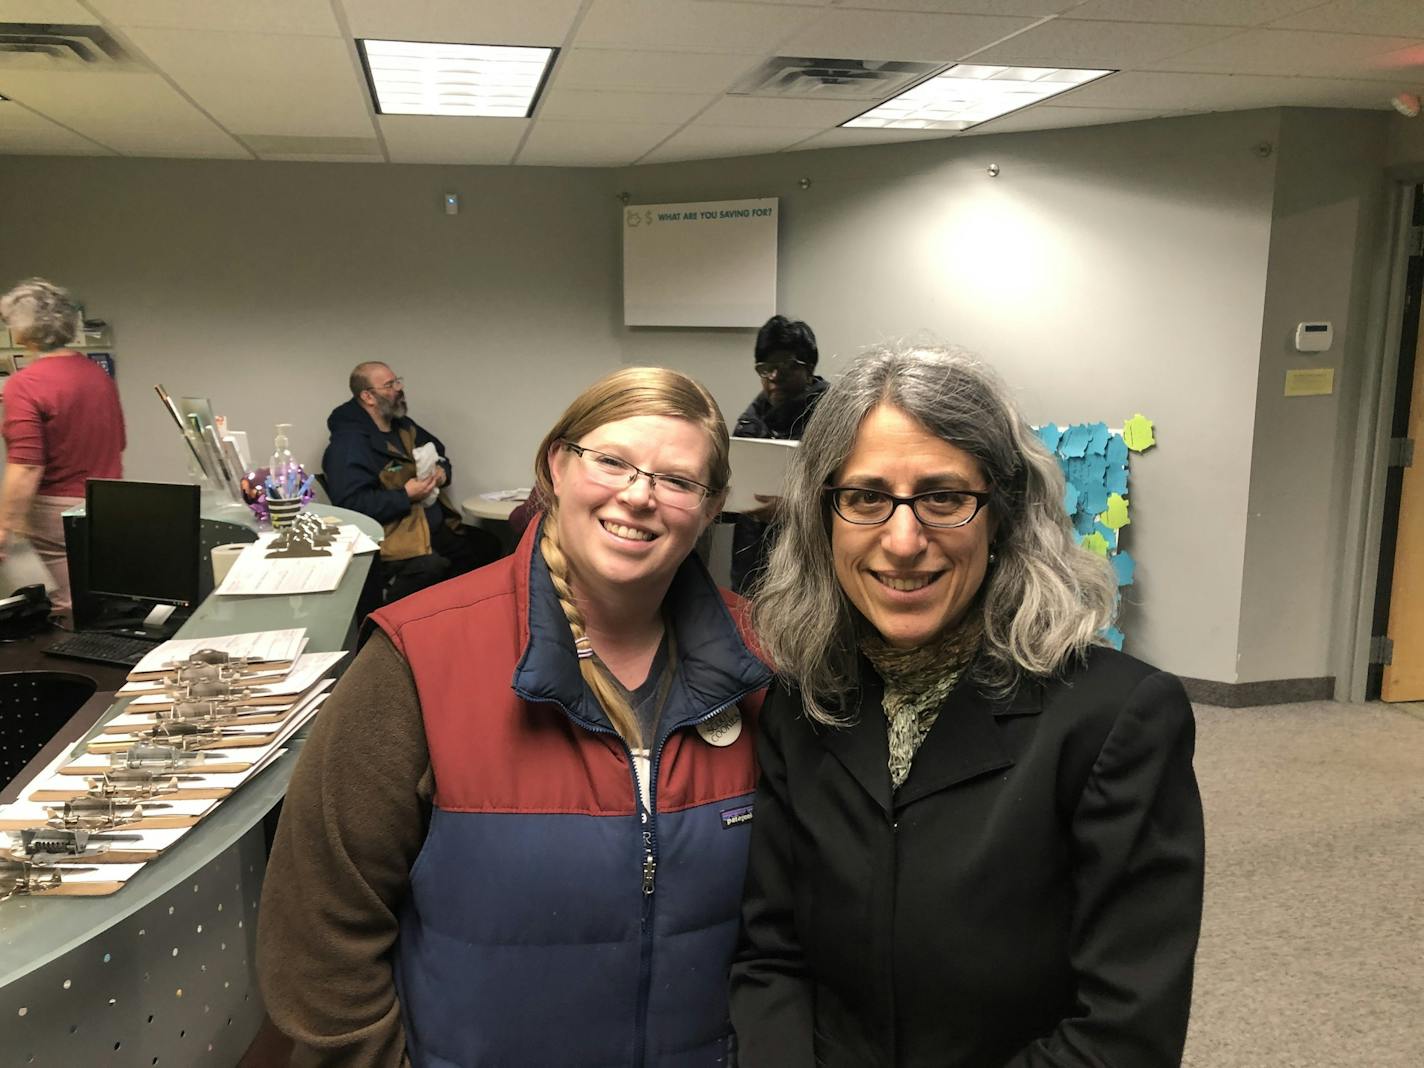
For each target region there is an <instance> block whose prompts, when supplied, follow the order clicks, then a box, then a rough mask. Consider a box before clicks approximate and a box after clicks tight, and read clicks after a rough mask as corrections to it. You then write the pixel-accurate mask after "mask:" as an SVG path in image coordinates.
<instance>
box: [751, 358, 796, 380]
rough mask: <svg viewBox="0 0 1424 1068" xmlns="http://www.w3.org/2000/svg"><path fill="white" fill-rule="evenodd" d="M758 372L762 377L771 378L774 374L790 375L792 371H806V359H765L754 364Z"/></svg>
mask: <svg viewBox="0 0 1424 1068" xmlns="http://www.w3.org/2000/svg"><path fill="white" fill-rule="evenodd" d="M753 366H755V367H756V373H757V374H759V375H761V377H762V378H770V377H771V376H772V375H777V376H781V375H789V374H790V373H791V372H792V371H804V370H805V369H806V366H807V365H806V362H805V361H804V360H763V361H762V362H761V363H758V364H754V365H753Z"/></svg>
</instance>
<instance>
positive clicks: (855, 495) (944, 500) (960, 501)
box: [825, 486, 993, 528]
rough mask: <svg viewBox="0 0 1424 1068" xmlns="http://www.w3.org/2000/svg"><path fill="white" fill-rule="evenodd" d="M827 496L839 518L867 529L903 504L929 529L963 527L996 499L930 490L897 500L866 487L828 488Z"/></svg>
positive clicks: (984, 493)
mask: <svg viewBox="0 0 1424 1068" xmlns="http://www.w3.org/2000/svg"><path fill="white" fill-rule="evenodd" d="M825 493H826V494H828V495H829V496H830V498H831V507H832V508H834V509H835V511H836V515H838V516H840V517H841V518H842V519H844V520H845V521H846V522H847V523H855V524H856V525H858V526H867V527H868V526H878V525H879V524H881V523H884V522H886V521H887V520H889V518H890V517H891V516H892V515H894V514H895V509H896V508H899V507H900V505H902V504H908V505H909V506H910V511H911V512H913V513H914V514H915V518H916V519H918V520H919V521H920V522H921V523H923V524H924V525H925V526H927V527H939V528H944V527H962V526H964V524H966V523H968V522H969V521H970V520H971V519H973V518H974V517H975V516H976V515H978V514H979V511H980V509H982V508H983V507H984V506H985V505H986V504H988V503H989V499H990V498H991V497H992V496H993V494H992V493H990V492H988V491H986V490H929V491H927V492H925V493H916V494H912V495H911V496H909V497H896V496H895V495H894V494H891V493H885V492H882V491H881V490H876V489H866V488H864V487H863V486H829V487H827V488H826V490H825Z"/></svg>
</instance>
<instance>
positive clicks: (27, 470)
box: [0, 278, 125, 613]
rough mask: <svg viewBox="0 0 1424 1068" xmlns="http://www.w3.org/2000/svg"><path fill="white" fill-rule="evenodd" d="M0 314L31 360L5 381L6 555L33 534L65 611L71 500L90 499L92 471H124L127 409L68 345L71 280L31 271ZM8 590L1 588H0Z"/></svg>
mask: <svg viewBox="0 0 1424 1068" xmlns="http://www.w3.org/2000/svg"><path fill="white" fill-rule="evenodd" d="M0 319H3V320H4V321H5V323H6V324H7V325H8V326H9V328H10V336H11V337H12V338H13V339H14V344H15V345H17V346H18V347H21V348H23V349H25V351H26V353H27V355H28V356H29V358H30V362H29V363H28V364H27V365H26V366H25V368H24V370H22V371H20V372H19V373H18V374H14V375H11V376H10V379H9V381H8V382H6V384H5V392H4V396H3V405H4V411H5V417H4V424H3V433H4V437H5V475H4V480H3V482H0V560H3V559H4V558H5V554H6V553H7V552H8V551H9V548H10V543H11V540H12V539H13V538H14V537H15V536H16V535H19V536H22V537H25V538H28V539H29V541H30V542H31V543H32V544H33V545H34V547H35V549H36V551H38V553H39V555H40V559H42V560H43V561H44V562H45V564H46V566H48V567H49V570H50V572H51V573H52V574H53V575H54V581H55V585H56V589H54V590H53V591H51V594H50V598H51V600H52V601H53V603H54V607H55V610H56V611H57V612H63V613H67V612H68V611H69V606H70V597H69V563H68V559H67V558H66V556H65V551H64V523H63V520H62V519H61V518H60V517H61V516H62V514H63V513H64V511H65V509H68V508H73V507H74V506H75V505H77V504H82V503H83V502H84V483H85V482H86V481H87V480H89V479H91V478H122V477H123V474H124V469H123V451H124V445H125V437H124V413H123V409H122V408H120V407H119V391H118V390H117V389H116V388H115V386H114V380H113V379H112V378H110V377H109V376H108V375H107V374H105V373H104V371H103V369H101V368H100V367H99V366H98V365H97V364H95V363H93V362H91V361H90V360H89V358H88V357H86V356H84V355H83V354H82V353H78V352H75V351H74V350H73V349H70V348H68V347H67V346H68V345H69V344H70V343H71V342H73V341H74V339H75V337H76V336H77V335H78V334H79V331H80V330H81V329H82V323H81V322H80V319H79V308H78V306H77V305H76V304H75V303H74V300H73V299H72V298H71V297H70V295H69V293H68V292H67V291H66V290H63V289H61V288H59V287H58V286H56V285H53V284H52V283H50V282H46V281H44V280H43V279H41V278H32V279H29V280H28V281H25V282H21V283H20V284H19V285H17V286H16V287H15V288H14V289H12V290H10V292H8V293H6V294H5V295H4V296H3V297H0ZM9 592H11V591H9V590H4V591H0V596H3V595H5V594H8V593H9Z"/></svg>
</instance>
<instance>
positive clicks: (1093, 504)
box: [1083, 481, 1108, 515]
mask: <svg viewBox="0 0 1424 1068" xmlns="http://www.w3.org/2000/svg"><path fill="white" fill-rule="evenodd" d="M1083 509H1084V511H1086V512H1088V513H1089V514H1090V515H1097V514H1098V513H1100V512H1106V511H1107V510H1108V489H1107V487H1106V486H1104V485H1103V484H1102V482H1101V481H1099V482H1097V483H1096V484H1095V483H1091V482H1090V483H1088V485H1086V486H1084V487H1083Z"/></svg>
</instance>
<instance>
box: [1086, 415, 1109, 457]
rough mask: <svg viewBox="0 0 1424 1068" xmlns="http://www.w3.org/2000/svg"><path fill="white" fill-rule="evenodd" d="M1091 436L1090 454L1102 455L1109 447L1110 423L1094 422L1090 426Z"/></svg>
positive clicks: (1089, 443)
mask: <svg viewBox="0 0 1424 1068" xmlns="http://www.w3.org/2000/svg"><path fill="white" fill-rule="evenodd" d="M1088 432H1089V434H1090V437H1089V438H1088V454H1089V455H1090V456H1101V455H1103V453H1104V452H1106V451H1107V447H1108V425H1107V423H1093V424H1091V425H1090V426H1089V427H1088Z"/></svg>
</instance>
